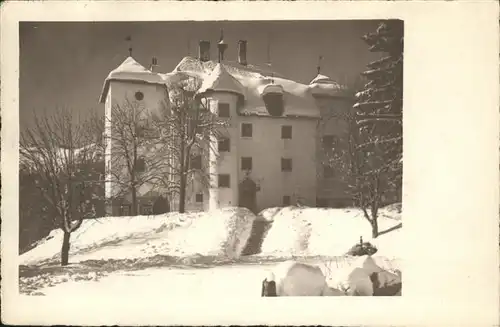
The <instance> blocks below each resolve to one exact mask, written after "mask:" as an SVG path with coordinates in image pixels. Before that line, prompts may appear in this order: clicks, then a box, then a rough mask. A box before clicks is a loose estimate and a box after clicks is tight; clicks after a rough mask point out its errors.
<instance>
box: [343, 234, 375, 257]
mask: <svg viewBox="0 0 500 327" xmlns="http://www.w3.org/2000/svg"><path fill="white" fill-rule="evenodd" d="M377 251H378V250H377V248H376V247H374V246H373V245H372V244H371V243H370V242H363V238H360V241H359V243H358V244H356V245H354V246H353V247H352V248H351V249H350V250H349V251H348V252H347V255H350V256H358V257H360V256H364V255H374V254H375V253H377Z"/></svg>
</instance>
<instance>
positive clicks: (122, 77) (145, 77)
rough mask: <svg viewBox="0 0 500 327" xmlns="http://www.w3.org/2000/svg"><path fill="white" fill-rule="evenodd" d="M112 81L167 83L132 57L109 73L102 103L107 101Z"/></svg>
mask: <svg viewBox="0 0 500 327" xmlns="http://www.w3.org/2000/svg"><path fill="white" fill-rule="evenodd" d="M110 81H139V82H143V83H149V84H162V85H163V84H165V81H164V80H163V78H162V77H161V76H160V75H159V74H157V73H153V72H152V71H150V70H149V69H146V68H145V67H144V66H142V65H141V64H140V63H138V62H137V61H136V60H135V59H134V58H132V57H127V58H126V59H125V60H124V61H123V62H122V64H121V65H120V66H118V67H117V68H115V69H114V70H112V71H111V72H110V73H109V75H108V77H107V78H106V80H105V81H104V85H103V88H102V92H101V97H100V100H99V101H100V102H101V103H103V102H105V101H106V96H107V93H108V90H109V83H110Z"/></svg>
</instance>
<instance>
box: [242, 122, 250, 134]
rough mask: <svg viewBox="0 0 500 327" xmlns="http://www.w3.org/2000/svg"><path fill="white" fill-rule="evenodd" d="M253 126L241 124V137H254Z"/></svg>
mask: <svg viewBox="0 0 500 327" xmlns="http://www.w3.org/2000/svg"><path fill="white" fill-rule="evenodd" d="M252 132H253V130H252V124H249V123H243V124H241V137H252Z"/></svg>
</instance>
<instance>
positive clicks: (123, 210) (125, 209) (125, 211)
mask: <svg viewBox="0 0 500 327" xmlns="http://www.w3.org/2000/svg"><path fill="white" fill-rule="evenodd" d="M130 211H131V210H130V205H128V204H123V205H121V206H120V215H122V216H130Z"/></svg>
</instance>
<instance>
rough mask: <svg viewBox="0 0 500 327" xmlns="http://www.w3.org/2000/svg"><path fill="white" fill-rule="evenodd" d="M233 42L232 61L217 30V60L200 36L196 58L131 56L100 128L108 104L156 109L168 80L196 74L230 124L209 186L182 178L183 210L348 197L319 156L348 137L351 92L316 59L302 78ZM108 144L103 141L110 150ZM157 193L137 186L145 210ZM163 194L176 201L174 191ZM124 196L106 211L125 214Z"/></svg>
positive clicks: (214, 155) (106, 98)
mask: <svg viewBox="0 0 500 327" xmlns="http://www.w3.org/2000/svg"><path fill="white" fill-rule="evenodd" d="M237 47H238V58H237V60H235V61H230V60H226V59H225V58H224V51H225V50H226V48H227V44H225V43H224V41H223V40H222V39H221V41H220V42H219V43H218V44H217V50H218V51H217V53H218V60H211V58H210V42H208V41H200V43H199V55H198V57H197V58H193V57H185V58H183V59H182V60H181V61H180V62H179V64H178V65H177V66H176V67H175V68H174V69H173V70H172V71H171V72H169V73H159V72H156V70H157V69H156V64H157V62H156V59H155V58H153V61H152V65H151V67H150V68H149V69H148V68H146V67H144V66H142V65H141V64H139V63H138V62H137V61H136V60H135V59H134V58H133V57H132V56H129V57H128V58H126V59H125V61H124V62H123V63H122V64H121V65H120V66H119V67H117V68H116V69H115V70H113V71H111V72H110V73H109V75H108V77H107V78H106V80H105V82H104V86H103V89H102V93H101V97H100V102H101V103H104V104H105V115H106V118H107V119H106V133H110V132H111V124H113V119H114V117H112V108H113V106H115V105H119V104H121V103H124V102H125V101H130V99H132V101H133V102H134V103H135V104H136V105H138V106H143V107H144V108H147V110H148V111H155V110H159V108H160V107H161V106H162V104H164V102H165V101H166V100H167V101H168V98H169V96H168V85H169V84H170V83H173V82H176V81H182V80H186V79H190V78H196V79H197V80H198V81H200V86H201V87H200V88H199V89H198V91H197V93H198V94H199V95H202V96H203V97H204V98H205V99H206V101H207V102H208V103H209V108H210V110H211V111H212V113H214V114H216V115H217V116H218V117H219V118H221V119H224V120H227V122H228V127H227V128H226V129H225V132H224V137H223V139H222V140H221V139H219V140H218V141H215V142H218V144H217V146H211V147H210V150H209V158H210V160H209V162H208V163H207V166H208V168H207V169H208V171H209V175H210V183H209V185H208V186H205V185H204V184H203V183H200V182H198V181H197V179H196V178H195V179H194V180H193V181H192V182H191V183H190V185H189V186H188V192H187V196H186V198H187V201H186V209H187V210H211V209H216V208H220V207H227V206H244V207H248V208H250V209H251V210H253V211H254V212H259V211H260V210H262V209H265V208H269V207H277V206H286V205H294V204H297V203H300V204H303V205H307V206H334V207H338V206H345V205H349V204H350V199H349V198H348V196H347V195H346V192H345V187H344V186H343V184H342V182H341V180H340V178H339V177H340V176H338V173H337V172H336V171H335V170H334V169H332V168H329V165H326V164H325V161H326V160H327V158H328V154H329V153H328V151H331V149H332V148H335V146H336V145H337V144H338V142H339V140H342V139H345V138H346V136H347V133H348V129H349V126H348V124H347V122H346V121H345V119H344V118H343V117H342V114H343V113H346V112H348V111H350V110H351V108H352V105H353V99H352V97H350V96H348V95H347V92H345V88H344V87H343V86H342V85H340V84H339V83H337V82H335V81H334V80H332V79H330V78H329V77H327V76H324V75H322V74H320V69H319V67H318V72H317V73H318V74H317V76H316V77H315V78H314V79H312V81H311V82H310V83H309V84H303V83H300V82H297V81H293V80H290V79H287V78H286V77H284V76H281V75H280V74H278V73H276V72H274V71H272V70H271V69H270V67H269V66H267V67H266V66H259V65H253V64H251V63H249V62H247V42H246V41H239V42H238V44H237ZM113 146H114V145H113V144H112V141H109V144H108V146H107V150H106V158H108V157H109V155H110V154H111V153H112V151H113ZM165 160H167V159H165ZM146 161H147V159H146ZM107 166H108V164H107ZM146 167H147V162H146ZM110 169H113V168H110ZM146 169H147V168H146ZM113 188H114V185H112V183H108V184H107V185H106V195H107V196H108V197H112V196H113ZM160 194H161V192H152V190H151V187H150V186H148V185H143V186H142V187H141V188H140V190H139V197H140V201H142V202H141V207H142V208H143V209H140V211H141V213H147V212H148V211H149V210H150V208H151V205H152V203H153V202H154V201H155V197H157V196H159V195H160ZM165 196H167V197H168V201H169V204H170V208H171V209H172V210H176V206H177V200H176V199H175V196H168V195H165ZM128 200H130V197H128ZM127 205H128V204H127V196H125V197H124V200H123V201H122V202H121V203H118V204H115V205H114V206H113V208H112V209H111V213H112V214H114V215H119V214H124V215H125V214H126V212H124V210H125V211H126V210H129V209H127ZM124 208H125V209H124Z"/></svg>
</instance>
